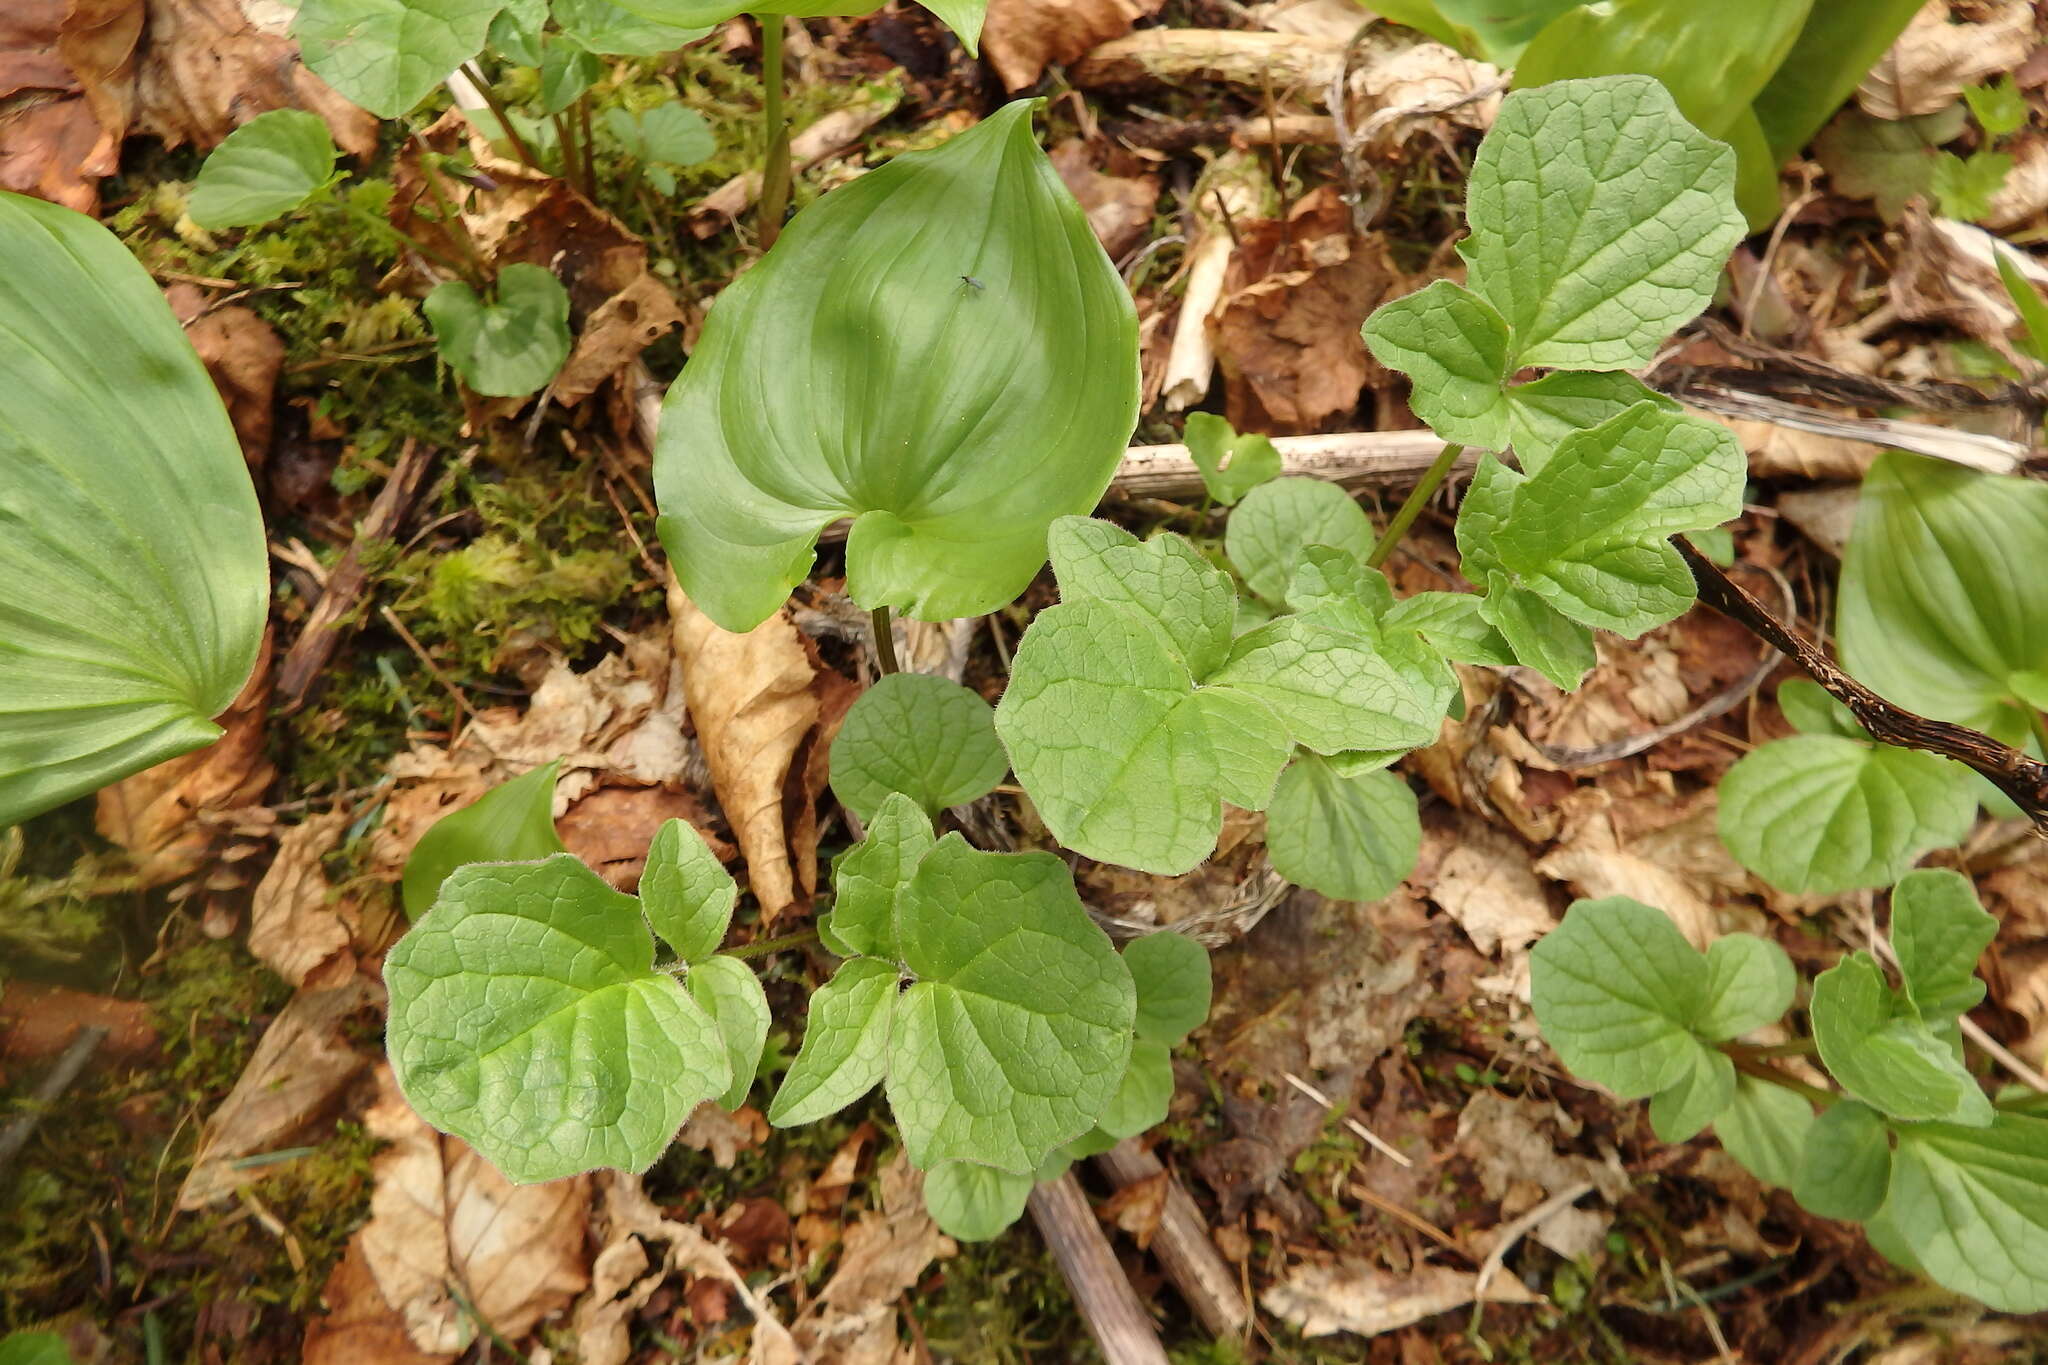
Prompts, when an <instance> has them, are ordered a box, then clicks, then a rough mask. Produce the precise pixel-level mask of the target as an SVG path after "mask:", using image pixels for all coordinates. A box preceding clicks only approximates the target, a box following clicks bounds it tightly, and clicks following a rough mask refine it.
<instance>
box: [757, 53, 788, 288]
mask: <svg viewBox="0 0 2048 1365" xmlns="http://www.w3.org/2000/svg"><path fill="white" fill-rule="evenodd" d="M761 103H762V109H761V118H762V121H763V122H764V123H765V124H766V125H767V129H768V150H767V154H766V159H765V160H764V161H763V163H762V166H761V209H760V214H761V216H760V232H761V246H762V249H763V250H766V249H767V248H769V247H771V246H774V245H775V239H776V238H777V237H780V236H781V235H782V215H783V214H784V213H787V212H788V211H789V186H790V181H791V179H792V174H791V170H790V164H789V124H788V122H787V121H786V120H785V119H784V118H783V114H782V17H781V16H780V15H775V14H769V15H763V16H762V18H761Z"/></svg>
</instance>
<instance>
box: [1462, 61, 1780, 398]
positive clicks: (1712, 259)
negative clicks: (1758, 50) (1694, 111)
mask: <svg viewBox="0 0 2048 1365" xmlns="http://www.w3.org/2000/svg"><path fill="white" fill-rule="evenodd" d="M1734 187H1735V154H1734V153H1733V152H1731V151H1730V150H1729V149H1728V148H1727V147H1726V146H1725V145H1723V144H1721V143H1718V142H1715V141H1714V140H1713V139H1712V138H1709V137H1707V136H1706V135H1705V134H1704V133H1701V132H1700V131H1699V130H1698V129H1696V128H1694V127H1693V126H1692V125H1690V124H1688V123H1687V122H1686V121H1685V120H1684V119H1683V118H1682V117H1680V116H1679V113H1678V109H1677V106H1675V105H1674V104H1673V103H1672V101H1671V96H1670V95H1669V94H1668V93H1666V91H1665V90H1664V87H1663V86H1661V85H1659V84H1658V83H1657V82H1656V81H1654V80H1651V79H1650V78H1648V77H1646V76H1605V77H1600V78H1598V79H1594V80H1577V81H1563V82H1560V83H1558V84H1556V85H1549V86H1544V87H1543V88H1541V89H1537V90H1518V91H1516V92H1515V93H1514V94H1512V95H1509V96H1508V97H1507V99H1506V100H1504V101H1502V103H1501V109H1500V117H1499V119H1498V120H1497V121H1496V122H1495V124H1494V126H1493V130H1492V131H1491V132H1490V133H1488V134H1487V136H1486V140H1485V141H1484V142H1482V143H1481V144H1480V147H1479V155H1478V157H1477V159H1476V160H1475V161H1474V162H1473V165H1472V176H1471V181H1470V186H1469V189H1468V191H1467V195H1466V215H1467V217H1468V219H1469V220H1470V222H1471V227H1472V235H1471V236H1470V237H1469V238H1467V239H1466V241H1465V242H1464V243H1463V244H1462V245H1461V246H1460V247H1459V250H1460V251H1461V252H1462V253H1463V255H1464V257H1465V259H1466V261H1467V262H1468V263H1469V264H1470V266H1471V270H1470V281H1469V283H1470V286H1471V288H1472V291H1473V292H1474V293H1476V294H1478V295H1480V296H1481V297H1483V298H1485V299H1486V301H1487V302H1489V303H1491V304H1492V305H1493V306H1494V307H1495V308H1496V309H1497V310H1499V312H1500V314H1501V316H1502V317H1503V318H1505V319H1506V321H1507V324H1508V326H1509V328H1510V329H1511V331H1512V333H1513V336H1514V343H1515V352H1514V358H1513V359H1512V361H1511V362H1510V364H1509V367H1508V368H1509V369H1510V371H1512V370H1515V369H1519V368H1521V367H1522V366H1525V365H1544V366H1556V367H1561V368H1579V369H1605V370H1618V369H1631V368H1635V367H1638V366H1642V365H1647V364H1649V363H1650V360H1651V359H1652V357H1653V356H1654V355H1655V353H1656V349H1657V347H1658V346H1659V345H1660V344H1661V343H1662V342H1663V340H1664V338H1666V337H1667V336H1669V335H1670V334H1671V333H1672V332H1673V331H1675V330H1676V329H1677V328H1678V327H1680V326H1681V325H1683V324H1684V323H1686V322H1688V321H1690V320H1691V319H1692V318H1693V317H1694V316H1696V315H1697V314H1698V313H1699V312H1700V310H1701V309H1703V308H1705V307H1706V306H1707V303H1708V301H1709V300H1710V299H1711V298H1712V297H1713V293H1714V285H1715V282H1716V281H1717V280H1718V279H1719V278H1720V274H1721V267H1722V264H1723V263H1724V262H1725V261H1726V259H1727V256H1728V252H1729V250H1730V249H1731V248H1732V247H1733V246H1734V245H1735V243H1736V242H1737V241H1738V240H1739V239H1740V238H1741V236H1742V232H1743V219H1742V215H1741V214H1740V213H1739V212H1738V211H1737V210H1736V207H1735V201H1734Z"/></svg>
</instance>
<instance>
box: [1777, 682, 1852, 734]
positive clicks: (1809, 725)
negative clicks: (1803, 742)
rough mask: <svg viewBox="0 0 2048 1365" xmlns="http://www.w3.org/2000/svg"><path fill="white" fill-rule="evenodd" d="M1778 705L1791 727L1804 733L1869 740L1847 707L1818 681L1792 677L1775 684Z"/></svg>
mask: <svg viewBox="0 0 2048 1365" xmlns="http://www.w3.org/2000/svg"><path fill="white" fill-rule="evenodd" d="M1778 709H1779V710H1780V711H1783V712H1784V713H1785V719H1786V720H1787V721H1790V722H1791V724H1792V728H1793V729H1795V730H1797V731H1799V733H1801V734H1803V735H1836V736H1839V737H1840V738H1843V739H1861V740H1869V739H1870V732H1869V731H1867V730H1865V729H1864V728H1863V727H1862V726H1861V725H1859V724H1858V723H1857V721H1856V717H1855V716H1853V715H1851V714H1850V712H1849V708H1848V707H1846V706H1844V705H1842V703H1840V702H1839V701H1836V700H1835V699H1834V698H1833V697H1831V696H1829V695H1828V693H1827V689H1825V688H1823V687H1822V686H1821V685H1820V684H1819V683H1817V682H1812V681H1809V680H1808V679H1805V678H1793V679H1790V680H1789V681H1786V682H1782V683H1780V684H1778Z"/></svg>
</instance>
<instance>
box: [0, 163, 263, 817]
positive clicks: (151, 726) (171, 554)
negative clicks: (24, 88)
mask: <svg viewBox="0 0 2048 1365" xmlns="http://www.w3.org/2000/svg"><path fill="white" fill-rule="evenodd" d="M0 261H5V263H6V264H5V266H4V268H0V374H5V375H6V377H7V383H6V400H5V410H4V413H0V826H6V825H11V824H14V823H16V822H18V821H21V820H26V819H27V818H28V817H30V816H31V815H35V814H38V813H40V812H42V811H45V810H48V809H50V808H51V807H53V806H56V805H60V804H62V803H63V802H65V801H69V800H71V799H72V798H74V797H77V796H82V795H84V794H85V793H87V792H90V791H92V790H94V789H95V788H97V787H101V786H104V785H105V784H107V783H109V782H112V781H114V780H115V779H117V778H121V777H126V776H127V775H128V774H130V773H133V772H138V771H140V770H141V769H143V768H146V767H149V766H150V765H151V764H153V763H160V762H162V761H163V760H165V759H167V758H173V757H175V756H177V755H178V754H182V753H186V752H189V751H190V750H193V749H197V748H199V747H201V746H202V745H205V744H209V743H211V742H212V741H213V740H214V739H216V738H218V737H219V735H220V727H219V726H217V725H215V724H214V723H213V720H212V718H213V717H214V716H216V715H219V714H220V713H221V712H222V711H225V710H226V709H227V707H228V704H229V703H230V702H232V701H233V700H234V699H235V694H236V693H237V692H239V691H240V690H241V688H242V684H243V683H244V682H245V681H246V680H247V679H248V676H249V670H250V669H251V668H252V667H253V666H254V665H255V662H256V651H257V647H258V646H259V645H260V644H261V642H262V638H263V623H264V619H265V616H266V614H267V613H268V610H269V582H270V579H269V563H268V560H267V557H266V552H265V549H264V532H263V518H262V513H261V511H260V510H259V508H258V507H257V504H256V490H255V488H254V487H253V486H252V485H251V484H250V482H249V472H248V466H247V465H246V464H245V463H244V462H243V459H242V449H241V445H240V443H239V442H238V441H237V440H236V439H235V433H234V429H233V428H232V427H231V426H229V425H228V418H227V412H226V411H225V410H224V409H223V408H222V407H221V401H220V395H219V394H218V392H216V390H215V389H214V386H213V381H212V380H210V379H209V378H207V374H206V370H205V367H204V366H202V365H201V364H200V363H199V357H198V356H197V355H195V354H194V353H193V351H192V346H191V343H190V342H188V341H186V339H185V334H184V331H183V330H182V329H181V328H180V327H179V326H178V322H177V319H175V318H173V317H172V316H171V310H170V308H169V307H168V306H167V305H166V304H165V303H164V300H163V295H162V294H161V293H160V292H159V291H158V289H157V287H156V284H155V283H154V282H153V281H152V280H151V279H150V277H149V275H148V273H147V272H146V271H145V270H143V268H142V267H141V265H139V264H138V263H137V262H136V260H135V257H134V256H133V255H131V254H130V253H129V251H128V249H127V248H126V247H124V246H122V245H121V243H120V242H119V241H118V240H116V239H115V237H114V236H113V234H111V233H109V232H108V231H107V230H106V229H105V228H103V227H101V226H100V225H99V224H97V223H95V222H93V221H92V219H90V218H87V217H86V216H85V215H83V214H79V213H73V212H72V211H71V210H69V209H61V208H57V207H55V206H54V205H51V204H46V203H44V202H42V201H41V200H37V199H25V198H22V197H20V196H18V195H13V194H7V193H4V192H0Z"/></svg>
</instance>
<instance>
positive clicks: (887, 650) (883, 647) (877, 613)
mask: <svg viewBox="0 0 2048 1365" xmlns="http://www.w3.org/2000/svg"><path fill="white" fill-rule="evenodd" d="M868 625H869V628H870V629H871V630H872V631H873V632H874V637H875V662H876V664H877V665H879V666H880V668H881V670H882V676H883V677H885V678H886V677H888V676H889V675H890V674H891V673H901V672H902V671H903V666H902V665H901V664H899V663H897V662H896V628H895V627H894V626H892V625H890V624H889V609H888V608H887V607H876V608H875V609H874V611H872V612H870V613H869V614H868Z"/></svg>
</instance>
